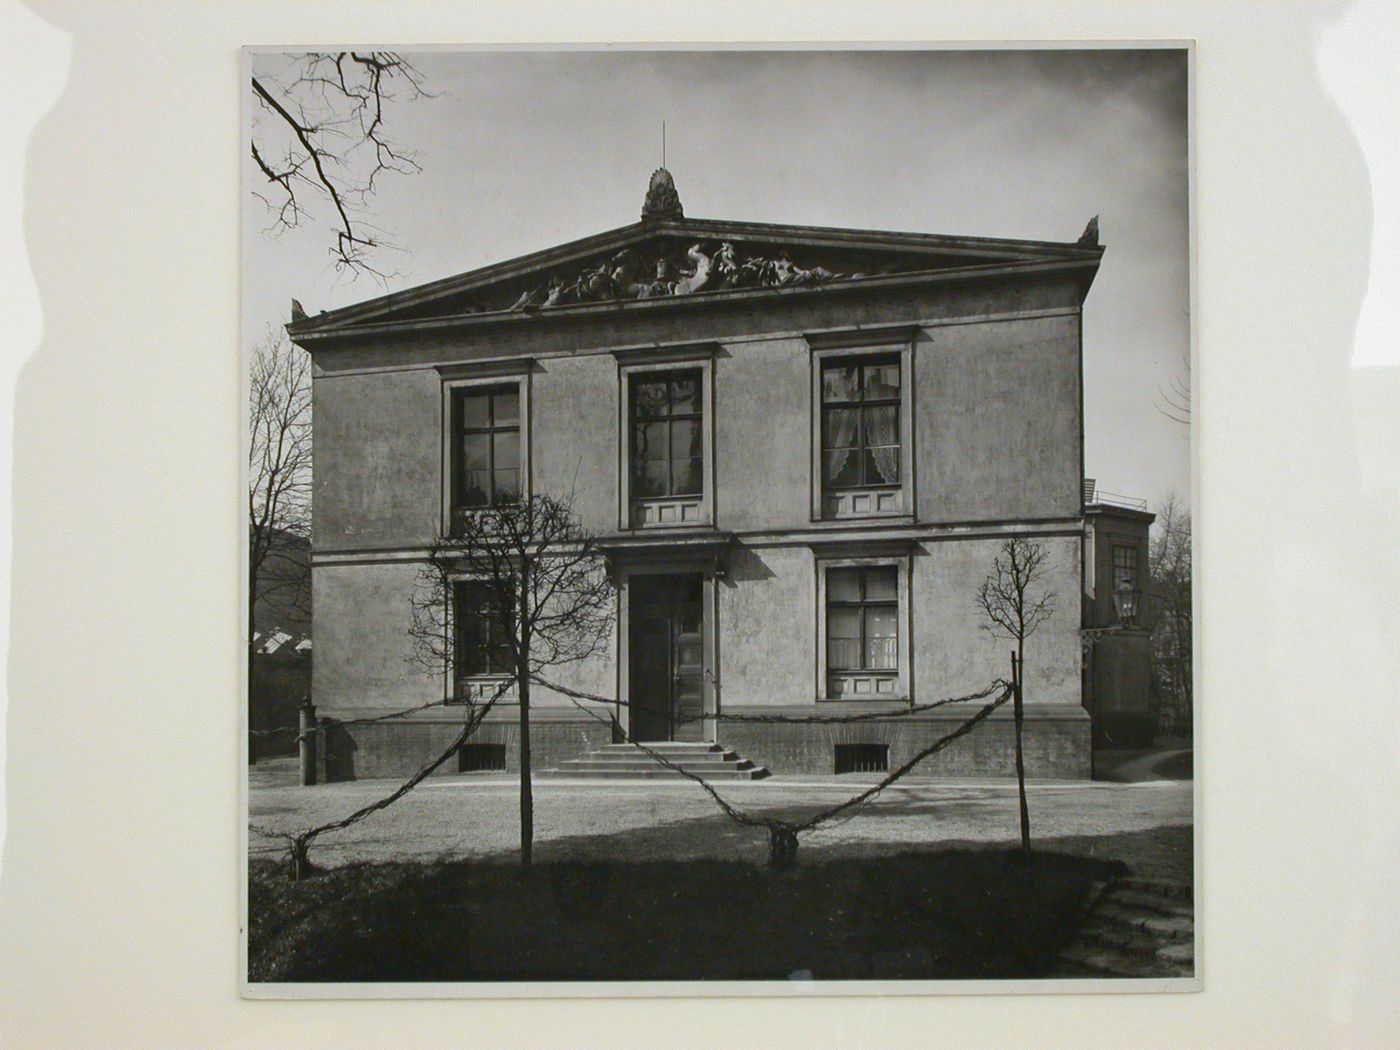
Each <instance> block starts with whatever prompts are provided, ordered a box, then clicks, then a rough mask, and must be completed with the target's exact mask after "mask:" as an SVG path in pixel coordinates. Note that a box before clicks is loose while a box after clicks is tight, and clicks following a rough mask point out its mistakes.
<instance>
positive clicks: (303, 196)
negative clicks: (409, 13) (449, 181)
mask: <svg viewBox="0 0 1400 1050" xmlns="http://www.w3.org/2000/svg"><path fill="white" fill-rule="evenodd" d="M283 64H284V65H285V66H286V68H284V69H281V70H278V69H276V68H275V65H274V61H273V60H272V59H267V60H265V61H263V62H262V63H261V66H260V68H259V71H258V73H257V75H255V76H253V77H252V78H251V81H250V86H251V89H252V92H253V98H254V100H255V101H256V103H257V108H256V110H255V115H254V120H253V129H252V130H253V137H252V141H251V143H250V144H249V146H250V152H251V154H252V157H253V162H254V164H256V166H257V169H258V171H259V173H260V174H261V175H262V176H263V178H264V179H265V180H266V181H267V184H268V186H269V187H270V190H269V191H268V192H267V193H265V194H255V196H258V197H259V199H260V200H262V201H263V203H264V204H265V205H266V206H267V208H268V210H269V211H270V212H271V213H272V216H273V222H272V227H271V229H272V230H273V231H274V232H281V231H283V230H288V229H293V228H295V227H297V226H299V225H300V224H301V223H302V222H303V221H304V220H306V219H307V218H308V217H311V216H312V208H313V207H314V205H315V204H316V203H317V202H320V203H323V204H325V205H328V206H329V208H330V215H329V216H328V218H327V226H328V227H329V228H330V229H331V230H333V231H334V234H335V240H334V243H333V246H332V247H331V248H330V254H331V258H332V260H333V262H334V265H335V267H336V269H337V270H339V271H341V272H348V273H349V274H351V275H352V276H355V275H358V274H361V273H367V274H370V275H372V276H374V277H376V278H378V279H380V280H381V281H384V280H385V279H387V277H388V276H389V275H388V274H386V273H384V272H382V271H381V270H379V269H377V268H376V266H375V264H374V261H373V260H374V259H375V257H376V254H377V253H378V252H380V251H382V250H386V249H387V250H396V249H395V246H394V245H392V244H390V243H389V242H388V241H387V240H385V239H384V238H383V237H382V236H380V232H379V231H378V230H377V229H375V228H374V227H373V226H371V225H370V224H369V223H368V221H367V219H366V217H365V214H364V211H365V208H366V205H367V202H368V199H369V198H370V197H371V196H373V194H374V193H375V192H376V191H377V190H378V188H379V182H380V179H381V177H382V176H383V175H384V174H386V173H389V174H399V175H411V174H414V173H416V172H418V171H420V170H421V168H420V167H419V165H418V162H417V161H416V159H415V158H414V156H413V154H411V153H409V152H406V151H404V150H402V149H400V148H399V147H397V146H396V145H395V144H394V143H393V141H392V139H391V138H390V137H389V134H388V130H387V124H388V121H387V117H386V112H387V110H388V109H389V108H391V107H393V106H395V105H396V104H398V103H403V102H416V101H419V100H422V99H425V98H431V97H433V96H432V94H431V93H430V92H429V91H427V90H426V89H425V87H424V84H425V79H424V77H423V74H422V73H421V72H420V71H419V70H418V69H417V68H416V67H415V66H414V65H413V64H412V63H411V62H409V61H408V60H406V59H405V58H404V57H403V56H402V55H400V54H398V53H396V52H393V51H368V52H356V51H349V52H347V51H341V52H333V53H323V52H306V53H303V54H295V55H289V56H285V61H284V63H283Z"/></svg>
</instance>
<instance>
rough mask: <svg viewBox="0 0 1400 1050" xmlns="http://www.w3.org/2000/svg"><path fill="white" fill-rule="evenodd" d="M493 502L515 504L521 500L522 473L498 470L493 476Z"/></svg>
mask: <svg viewBox="0 0 1400 1050" xmlns="http://www.w3.org/2000/svg"><path fill="white" fill-rule="evenodd" d="M491 476H492V479H493V488H494V491H493V492H492V502H494V503H514V502H515V501H516V500H518V499H519V498H520V471H518V470H498V471H495V472H494V473H493V474H492V475H491Z"/></svg>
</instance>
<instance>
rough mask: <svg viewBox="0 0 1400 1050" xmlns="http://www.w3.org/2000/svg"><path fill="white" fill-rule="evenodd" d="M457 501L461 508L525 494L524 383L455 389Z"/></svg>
mask: <svg viewBox="0 0 1400 1050" xmlns="http://www.w3.org/2000/svg"><path fill="white" fill-rule="evenodd" d="M452 407H453V417H454V419H453V432H454V434H455V437H456V441H455V448H454V453H455V455H454V459H455V463H454V467H453V472H452V485H453V488H452V505H453V507H454V508H456V509H458V510H465V509H470V508H473V507H489V506H493V505H496V504H501V503H513V502H515V501H516V500H517V499H519V497H520V490H521V486H520V386H519V384H517V383H511V384H508V385H504V386H485V387H484V386H469V387H463V388H460V389H458V390H456V391H455V396H454V398H453V406H452Z"/></svg>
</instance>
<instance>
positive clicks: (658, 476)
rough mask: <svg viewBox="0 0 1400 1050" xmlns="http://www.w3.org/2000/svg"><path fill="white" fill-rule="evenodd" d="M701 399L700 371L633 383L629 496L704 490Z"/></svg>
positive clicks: (690, 493)
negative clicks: (630, 486)
mask: <svg viewBox="0 0 1400 1050" xmlns="http://www.w3.org/2000/svg"><path fill="white" fill-rule="evenodd" d="M703 422H704V399H703V397H702V394H701V373H700V372H699V370H690V369H688V370H686V371H683V372H666V373H657V374H654V375H648V376H645V377H642V376H638V377H635V378H634V379H633V381H632V497H633V498H634V499H653V498H666V497H673V496H699V495H700V494H701V493H702V492H703V491H704V443H703Z"/></svg>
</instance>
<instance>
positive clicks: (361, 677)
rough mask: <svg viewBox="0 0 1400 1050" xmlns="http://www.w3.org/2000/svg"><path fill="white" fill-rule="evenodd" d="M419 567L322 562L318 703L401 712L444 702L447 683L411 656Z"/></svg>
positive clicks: (316, 589)
mask: <svg viewBox="0 0 1400 1050" xmlns="http://www.w3.org/2000/svg"><path fill="white" fill-rule="evenodd" d="M417 572H418V569H417V566H416V565H413V564H409V563H399V562H394V563H370V564H354V565H321V566H317V568H316V570H315V572H314V573H313V574H312V603H313V604H312V608H313V609H314V611H315V617H316V620H315V632H316V633H315V639H316V660H315V665H314V668H313V677H312V695H313V697H314V698H315V701H316V705H317V706H318V707H321V708H341V707H364V708H396V709H402V708H406V707H415V706H417V705H419V704H426V703H431V702H433V701H434V700H441V699H442V697H443V687H442V682H441V680H440V679H435V678H433V677H430V676H429V675H428V674H426V673H425V672H424V671H422V670H420V669H418V668H417V667H415V666H413V665H411V664H410V663H408V661H407V657H408V656H409V655H410V654H411V652H412V646H411V645H410V641H409V637H408V633H407V632H408V624H409V614H410V606H409V598H410V596H411V595H412V593H413V587H414V581H415V579H416V577H417Z"/></svg>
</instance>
